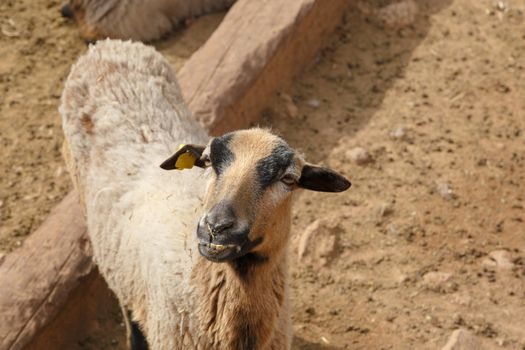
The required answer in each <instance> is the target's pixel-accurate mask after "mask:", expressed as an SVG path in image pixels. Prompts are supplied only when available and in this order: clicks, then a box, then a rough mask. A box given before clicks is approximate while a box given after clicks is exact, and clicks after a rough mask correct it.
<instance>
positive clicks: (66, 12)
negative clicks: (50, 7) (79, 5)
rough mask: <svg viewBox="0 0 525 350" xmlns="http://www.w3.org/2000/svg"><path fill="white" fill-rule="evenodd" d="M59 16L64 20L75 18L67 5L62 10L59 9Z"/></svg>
mask: <svg viewBox="0 0 525 350" xmlns="http://www.w3.org/2000/svg"><path fill="white" fill-rule="evenodd" d="M60 14H61V15H62V17H66V18H73V17H74V16H75V14H74V13H73V10H71V7H69V5H68V4H65V5H64V6H62V8H61V9H60Z"/></svg>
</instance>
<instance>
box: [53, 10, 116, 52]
mask: <svg viewBox="0 0 525 350" xmlns="http://www.w3.org/2000/svg"><path fill="white" fill-rule="evenodd" d="M117 5H118V2H117V1H114V0H66V1H65V2H64V4H63V5H62V8H61V9H60V12H61V14H62V16H63V17H67V18H74V19H75V20H76V21H77V23H78V25H79V27H80V32H81V33H82V36H83V37H84V38H85V40H86V43H92V42H94V41H96V40H97V39H102V38H104V37H106V36H107V35H104V33H102V32H101V26H100V22H101V21H103V20H104V18H105V17H106V16H107V15H108V14H109V13H111V12H112V11H113V10H114V9H115V7H116V6H117Z"/></svg>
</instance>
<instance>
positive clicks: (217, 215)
mask: <svg viewBox="0 0 525 350" xmlns="http://www.w3.org/2000/svg"><path fill="white" fill-rule="evenodd" d="M205 222H206V225H207V226H208V230H209V231H211V232H210V233H213V234H219V233H221V232H223V231H225V230H227V229H229V228H232V227H233V226H234V224H235V212H234V211H233V208H232V206H231V205H229V204H227V203H224V202H220V203H218V204H216V205H215V206H214V207H213V208H212V209H211V210H210V212H209V213H208V214H207V215H206V219H205Z"/></svg>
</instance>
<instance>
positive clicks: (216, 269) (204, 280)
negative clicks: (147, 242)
mask: <svg viewBox="0 0 525 350" xmlns="http://www.w3.org/2000/svg"><path fill="white" fill-rule="evenodd" d="M286 270H287V267H286V254H285V248H284V247H283V249H282V252H281V253H279V254H276V255H273V256H271V257H262V256H258V255H254V254H248V255H246V256H245V257H243V258H240V259H237V260H236V261H234V262H229V263H219V264H218V263H212V262H209V261H207V260H205V259H204V258H201V257H199V261H198V262H197V264H196V266H195V268H194V271H193V272H194V273H193V278H194V279H197V280H198V281H195V285H197V286H199V288H198V289H199V290H200V293H199V294H200V295H199V296H198V299H197V300H200V301H201V302H202V303H201V305H200V306H199V309H200V310H199V312H198V317H199V318H200V320H199V323H200V324H201V326H202V329H201V332H202V333H203V334H202V337H201V339H202V341H203V345H204V346H205V347H210V348H221V349H261V348H263V347H266V346H268V345H269V344H270V342H271V343H272V344H274V343H275V339H274V338H280V339H284V338H285V337H286V331H287V330H286V329H284V328H286V327H285V326H286V322H284V323H285V325H282V323H283V316H284V317H286V315H281V314H282V313H283V312H288V310H286V307H287V305H286V293H287V292H286V274H287V271H286ZM284 320H286V318H284ZM280 323H281V324H280ZM283 326H284V327H283ZM278 333H281V334H278ZM281 345H282V346H281V347H280V348H284V347H285V345H284V344H281Z"/></svg>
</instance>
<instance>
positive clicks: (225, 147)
mask: <svg viewBox="0 0 525 350" xmlns="http://www.w3.org/2000/svg"><path fill="white" fill-rule="evenodd" d="M232 139H233V133H228V134H225V135H223V136H221V137H216V138H214V139H213V140H212V141H211V145H210V161H211V166H212V168H213V170H214V171H215V173H216V174H217V176H218V175H220V174H221V173H222V172H224V170H225V169H226V168H227V167H228V166H229V165H230V164H231V163H232V162H233V161H234V160H235V155H234V154H233V152H232V151H231V149H230V147H229V144H230V141H231V140H232Z"/></svg>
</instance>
